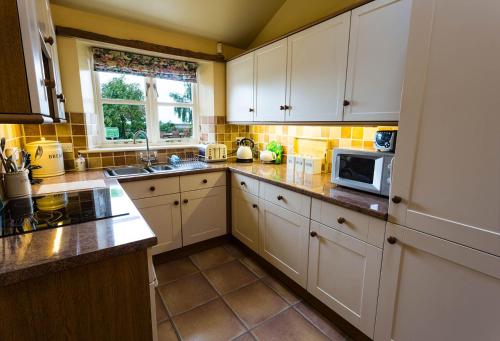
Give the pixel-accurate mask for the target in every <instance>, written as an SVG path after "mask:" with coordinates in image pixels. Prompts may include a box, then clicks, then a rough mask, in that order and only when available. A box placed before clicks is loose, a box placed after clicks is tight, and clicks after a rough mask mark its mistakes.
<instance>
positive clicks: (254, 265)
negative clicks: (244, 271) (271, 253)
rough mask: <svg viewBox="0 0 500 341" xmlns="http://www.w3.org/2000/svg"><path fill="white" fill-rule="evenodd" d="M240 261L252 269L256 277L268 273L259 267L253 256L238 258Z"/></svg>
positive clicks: (261, 276) (264, 275)
mask: <svg viewBox="0 0 500 341" xmlns="http://www.w3.org/2000/svg"><path fill="white" fill-rule="evenodd" d="M240 262H241V263H243V265H245V266H246V267H247V268H248V269H249V270H250V271H252V272H253V273H254V274H255V275H256V276H257V277H259V278H263V277H266V276H269V274H268V273H267V272H266V271H265V270H264V269H262V268H261V266H260V265H259V264H257V262H256V261H254V260H253V258H250V257H244V258H241V259H240Z"/></svg>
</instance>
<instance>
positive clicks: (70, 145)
mask: <svg viewBox="0 0 500 341" xmlns="http://www.w3.org/2000/svg"><path fill="white" fill-rule="evenodd" d="M61 146H62V150H63V153H71V152H72V151H73V143H61Z"/></svg>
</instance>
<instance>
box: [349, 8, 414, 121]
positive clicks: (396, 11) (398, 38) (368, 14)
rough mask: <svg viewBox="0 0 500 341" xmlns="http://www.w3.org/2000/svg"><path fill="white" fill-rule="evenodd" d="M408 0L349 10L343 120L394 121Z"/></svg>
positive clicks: (400, 89) (400, 85)
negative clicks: (349, 29)
mask: <svg viewBox="0 0 500 341" xmlns="http://www.w3.org/2000/svg"><path fill="white" fill-rule="evenodd" d="M410 12H411V0H378V1H374V2H371V3H369V4H366V5H364V6H361V7H358V8H356V9H354V10H353V11H352V17H351V34H350V39H349V60H348V66H347V82H346V91H345V92H346V94H345V99H346V102H345V105H346V107H345V110H344V121H397V120H399V113H400V112H401V95H402V92H403V81H404V72H405V65H406V47H407V42H408V31H409V27H410Z"/></svg>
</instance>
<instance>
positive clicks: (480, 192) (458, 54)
mask: <svg viewBox="0 0 500 341" xmlns="http://www.w3.org/2000/svg"><path fill="white" fill-rule="evenodd" d="M499 11H500V3H499V2H496V1H485V2H481V5H479V6H470V2H468V1H466V0H457V1H452V2H450V1H446V0H434V1H414V3H413V10H412V20H411V22H412V27H411V30H410V32H411V35H410V38H409V44H408V67H407V75H406V84H407V85H406V88H405V93H404V96H403V107H402V112H401V121H400V125H399V133H398V146H397V151H396V157H395V163H394V169H393V179H392V183H393V185H392V196H393V199H392V200H393V201H391V202H390V206H389V220H390V221H392V222H394V223H397V224H399V225H403V226H407V227H411V228H413V229H416V230H419V231H422V232H425V233H429V234H431V235H434V236H437V237H441V238H444V239H447V240H450V241H453V242H456V243H459V244H463V245H465V246H469V247H472V248H475V249H478V250H482V251H486V252H489V253H491V254H494V255H497V256H500V214H499V207H500V176H499V174H500V153H499V146H500V134H499V130H498V127H499V126H500V115H499V114H498V110H497V108H499V106H500V100H499V96H498V92H499V85H498V84H499V83H498V80H499V79H500V71H499V69H498V67H497V66H498V61H499V60H500V41H499V39H498V32H499V31H500V21H499V20H498V15H497V13H499ZM458 136H461V137H464V138H466V140H467V141H468V142H464V143H459V141H457V137H458Z"/></svg>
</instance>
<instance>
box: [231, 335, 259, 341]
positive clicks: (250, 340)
mask: <svg viewBox="0 0 500 341" xmlns="http://www.w3.org/2000/svg"><path fill="white" fill-rule="evenodd" d="M233 341H255V338H254V337H253V336H252V334H250V333H245V334H243V335H241V336H240V337H237V338H236V339H233Z"/></svg>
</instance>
